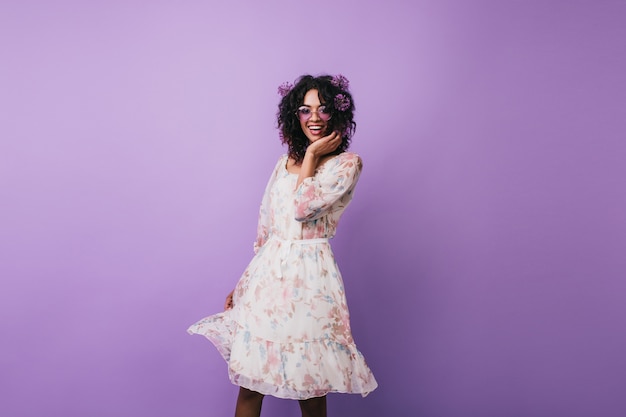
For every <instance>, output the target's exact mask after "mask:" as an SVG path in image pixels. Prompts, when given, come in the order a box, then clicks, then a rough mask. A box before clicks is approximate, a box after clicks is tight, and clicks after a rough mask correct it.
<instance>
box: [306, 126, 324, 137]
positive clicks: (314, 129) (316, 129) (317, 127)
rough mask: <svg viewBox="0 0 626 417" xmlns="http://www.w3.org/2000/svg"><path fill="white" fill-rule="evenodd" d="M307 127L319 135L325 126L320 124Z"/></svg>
mask: <svg viewBox="0 0 626 417" xmlns="http://www.w3.org/2000/svg"><path fill="white" fill-rule="evenodd" d="M307 127H308V128H309V131H310V132H311V133H313V134H314V135H319V134H321V133H322V132H323V130H324V126H320V125H311V126H307Z"/></svg>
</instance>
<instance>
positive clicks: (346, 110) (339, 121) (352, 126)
mask: <svg viewBox="0 0 626 417" xmlns="http://www.w3.org/2000/svg"><path fill="white" fill-rule="evenodd" d="M333 80H335V82H333ZM336 80H337V78H333V77H331V76H330V75H321V76H318V77H314V76H312V75H303V76H301V77H300V78H298V79H297V80H296V83H295V85H294V86H293V88H292V89H291V90H289V92H288V93H287V94H286V95H285V96H284V97H283V98H282V100H281V101H280V103H279V105H278V113H277V114H276V117H277V121H278V129H279V130H280V138H281V141H282V143H283V144H285V145H287V146H288V147H289V152H288V153H289V157H291V158H293V159H294V160H295V161H296V163H301V162H302V160H303V159H304V154H305V153H306V149H307V147H308V146H309V143H310V142H309V139H308V138H307V137H306V136H305V134H304V132H303V131H302V127H301V126H300V120H299V119H298V116H297V115H296V111H297V110H298V107H300V106H302V103H303V102H304V96H305V95H306V93H307V92H308V91H310V90H317V91H318V95H319V99H320V103H323V104H324V105H325V106H326V107H327V108H329V109H330V111H331V114H332V117H331V118H330V120H329V121H328V132H332V131H333V130H337V131H339V132H340V133H341V144H340V145H339V147H338V148H337V149H336V150H335V151H334V152H332V154H334V155H338V154H340V153H342V152H344V151H345V150H347V149H348V147H349V146H350V141H351V140H352V136H353V135H354V131H355V130H356V123H355V122H354V109H355V107H354V100H353V99H352V95H351V94H350V92H349V91H348V90H347V85H346V84H347V81H346V83H341V82H336ZM344 80H345V78H344ZM338 94H341V95H342V96H343V97H341V96H340V98H343V100H342V103H341V104H343V108H342V110H341V111H340V110H338V109H337V108H336V107H337V106H336V100H335V99H336V97H337V95H338ZM346 99H347V100H346Z"/></svg>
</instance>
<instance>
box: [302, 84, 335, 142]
mask: <svg viewBox="0 0 626 417" xmlns="http://www.w3.org/2000/svg"><path fill="white" fill-rule="evenodd" d="M298 118H299V119H300V127H302V131H303V132H304V134H305V135H306V137H307V138H308V139H309V140H310V141H311V142H315V141H316V140H318V139H320V138H321V137H323V136H325V135H327V130H328V121H329V120H330V112H329V110H327V109H326V107H325V106H324V105H323V104H322V103H320V98H319V96H318V91H317V90H309V91H307V93H306V94H305V95H304V102H303V103H302V106H300V107H299V108H298Z"/></svg>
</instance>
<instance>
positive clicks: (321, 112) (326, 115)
mask: <svg viewBox="0 0 626 417" xmlns="http://www.w3.org/2000/svg"><path fill="white" fill-rule="evenodd" d="M313 113H317V117H319V118H320V119H321V120H323V121H328V120H329V119H330V116H331V113H330V110H329V109H327V108H326V106H320V107H319V109H317V110H316V111H312V110H311V109H310V108H308V107H305V106H302V107H300V108H299V109H298V111H296V115H297V116H298V119H300V121H301V122H306V121H307V120H309V119H310V118H311V115H313Z"/></svg>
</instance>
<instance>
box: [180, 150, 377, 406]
mask: <svg viewBox="0 0 626 417" xmlns="http://www.w3.org/2000/svg"><path fill="white" fill-rule="evenodd" d="M286 164H287V156H286V155H283V156H282V157H281V158H280V160H279V161H278V163H277V164H276V168H275V169H274V172H273V174H272V176H271V178H270V181H269V183H268V185H267V188H266V190H265V194H264V196H263V201H262V203H261V209H260V214H259V225H258V236H257V240H256V242H255V243H254V251H255V253H256V255H255V256H254V258H253V259H252V261H251V262H250V264H249V265H248V267H247V268H246V270H245V271H244V273H243V275H242V277H241V279H240V280H239V282H238V283H237V286H236V287H235V292H234V296H233V302H234V307H233V308H232V309H230V310H227V311H224V312H222V313H219V314H216V315H213V316H210V317H206V318H204V319H202V320H200V321H199V322H197V323H196V324H194V325H192V326H191V327H190V328H189V329H188V331H189V333H192V334H201V335H203V336H206V337H207V338H208V339H209V340H210V341H211V342H212V343H213V344H214V345H215V346H216V347H217V349H218V350H219V352H220V353H221V355H222V356H223V357H224V359H225V360H226V361H227V363H228V373H229V377H230V380H231V381H232V382H233V384H235V385H239V386H242V387H244V388H248V389H250V390H253V391H257V392H260V393H262V394H266V395H272V396H275V397H279V398H292V399H307V398H312V397H320V396H323V395H325V394H327V393H329V392H343V393H359V394H362V395H363V396H366V395H367V394H369V393H370V392H371V391H373V390H374V389H375V388H376V387H377V383H376V380H375V379H374V376H373V375H372V373H371V371H370V369H369V368H368V366H367V365H366V364H365V360H364V359H363V356H362V355H361V353H360V352H359V351H358V350H357V348H356V345H355V344H354V341H353V339H352V334H351V331H350V320H349V314H348V306H347V304H346V297H345V294H344V287H343V282H342V279H341V274H340V273H339V270H338V268H337V264H336V263H335V259H334V256H333V253H332V250H331V247H330V244H329V243H328V239H330V238H332V237H333V236H334V235H335V230H336V228H337V223H338V221H339V218H340V217H341V215H342V213H343V211H344V209H345V208H346V206H347V205H348V203H349V202H350V200H351V199H352V192H353V190H354V187H355V185H356V183H357V181H358V179H359V175H360V173H361V159H360V158H359V156H358V155H356V154H354V153H350V152H345V153H342V154H340V155H337V156H335V157H333V158H332V159H330V160H328V161H327V162H326V163H325V164H324V165H322V166H321V167H320V168H318V170H317V171H316V172H315V175H314V176H313V177H309V178H306V179H305V180H304V181H303V182H302V183H301V184H300V186H299V187H298V188H297V189H296V187H295V186H296V181H297V178H298V175H297V174H291V173H289V172H288V171H287V169H286Z"/></svg>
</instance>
